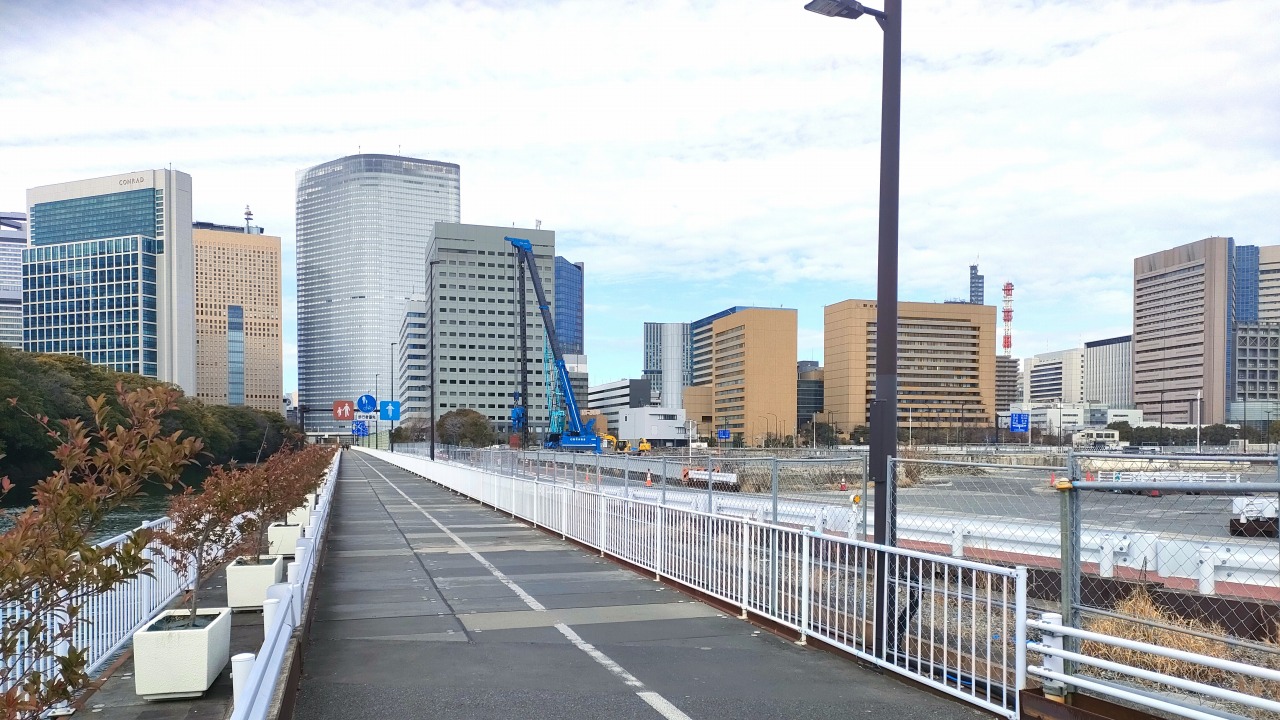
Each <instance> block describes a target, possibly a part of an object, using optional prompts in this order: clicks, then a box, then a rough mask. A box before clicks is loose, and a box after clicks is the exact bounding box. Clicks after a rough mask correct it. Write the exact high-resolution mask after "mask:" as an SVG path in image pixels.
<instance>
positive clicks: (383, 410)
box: [378, 400, 400, 420]
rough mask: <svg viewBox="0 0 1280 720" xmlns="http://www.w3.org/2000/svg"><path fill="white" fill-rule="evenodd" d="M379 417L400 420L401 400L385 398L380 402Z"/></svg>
mask: <svg viewBox="0 0 1280 720" xmlns="http://www.w3.org/2000/svg"><path fill="white" fill-rule="evenodd" d="M378 413H379V415H378V417H379V419H382V420H399V419H400V401H399V400H383V401H382V402H380V403H378Z"/></svg>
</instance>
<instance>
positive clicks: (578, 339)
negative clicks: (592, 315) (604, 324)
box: [555, 255, 586, 355]
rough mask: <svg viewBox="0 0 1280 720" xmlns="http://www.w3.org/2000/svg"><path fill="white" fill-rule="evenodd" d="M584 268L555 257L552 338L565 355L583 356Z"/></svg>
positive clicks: (578, 264) (580, 264)
mask: <svg viewBox="0 0 1280 720" xmlns="http://www.w3.org/2000/svg"><path fill="white" fill-rule="evenodd" d="M584 274H585V268H584V267H583V265H582V263H575V262H569V261H568V260H566V259H565V258H563V257H560V256H559V255H557V256H556V298H555V306H556V316H555V322H556V335H557V336H558V338H557V339H558V340H560V346H561V348H562V350H561V352H563V353H564V354H565V355H584V354H586V351H585V350H583V337H584V333H583V320H582V307H583V304H584V300H585V297H584V295H583V288H584V279H585V278H584Z"/></svg>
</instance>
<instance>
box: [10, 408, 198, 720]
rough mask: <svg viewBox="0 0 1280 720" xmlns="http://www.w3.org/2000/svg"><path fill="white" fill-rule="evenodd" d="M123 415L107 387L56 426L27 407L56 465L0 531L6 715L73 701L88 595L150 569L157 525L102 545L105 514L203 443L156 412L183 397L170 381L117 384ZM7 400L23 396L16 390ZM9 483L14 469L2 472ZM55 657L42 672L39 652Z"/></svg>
mask: <svg viewBox="0 0 1280 720" xmlns="http://www.w3.org/2000/svg"><path fill="white" fill-rule="evenodd" d="M116 393H117V399H118V403H117V405H116V407H118V409H119V413H120V419H119V421H118V422H112V416H113V415H114V414H115V413H116V410H114V409H113V408H112V407H111V406H109V405H108V403H107V399H106V397H105V396H98V397H89V398H86V399H85V400H84V403H85V406H86V407H87V408H88V411H89V413H90V417H91V418H92V420H91V421H90V422H85V421H83V420H80V419H78V418H68V419H64V420H62V421H60V422H59V423H58V424H57V426H56V427H55V426H54V425H53V424H51V423H50V422H49V419H48V418H47V417H46V416H44V415H33V416H28V419H29V420H34V421H35V423H36V424H37V425H38V426H39V427H40V428H42V429H43V430H44V432H45V435H46V436H47V437H48V438H49V439H50V440H51V441H52V442H53V443H54V444H55V447H54V450H53V457H54V460H55V461H56V463H57V466H58V467H57V469H56V470H55V471H54V472H53V473H51V474H50V475H49V476H48V477H46V478H44V479H43V480H41V481H40V482H39V483H37V484H36V486H35V489H34V497H33V499H34V505H32V506H31V507H28V508H26V509H24V510H23V511H22V512H20V513H18V514H17V515H16V516H14V515H13V514H12V513H9V512H6V515H8V516H9V517H10V518H11V519H12V521H13V526H12V527H11V528H10V529H9V530H8V531H6V532H5V533H4V534H3V535H0V606H3V607H4V608H5V609H6V612H5V621H4V622H3V623H0V657H3V659H4V662H3V663H0V688H3V697H2V700H0V701H2V702H3V704H4V709H5V711H6V715H5V716H6V717H8V718H38V717H41V716H42V714H43V713H44V712H45V711H46V710H48V709H49V708H51V707H54V706H56V705H57V704H59V703H63V702H66V701H69V700H70V699H71V698H72V697H73V696H74V694H75V693H76V692H77V691H78V690H79V689H80V688H83V687H84V686H85V685H86V684H87V683H88V681H89V679H90V678H89V677H88V675H87V674H86V672H85V669H86V667H87V666H88V660H89V657H88V649H87V648H85V647H82V646H79V645H77V644H76V643H77V642H78V641H77V638H78V637H79V638H83V637H85V633H83V630H84V626H85V625H86V624H87V623H88V622H89V619H88V618H85V617H84V616H83V615H82V610H83V608H84V605H85V603H86V602H87V601H88V599H89V598H91V597H93V596H95V595H99V594H101V593H104V592H106V591H108V590H110V589H111V588H113V587H115V586H116V585H117V584H119V583H121V582H124V581H126V580H129V579H132V578H136V577H138V576H139V575H142V574H144V573H146V572H148V571H149V568H150V561H149V560H148V558H147V555H146V548H147V545H148V544H149V543H150V541H151V538H152V534H151V533H150V532H147V531H142V530H139V531H135V532H134V533H133V534H132V536H131V537H130V538H129V539H127V540H126V541H125V542H123V543H121V544H118V545H112V546H107V547H97V546H96V545H95V544H94V538H95V536H96V535H97V534H98V532H99V528H100V527H101V525H102V522H103V520H104V519H105V518H106V517H107V515H109V514H110V513H111V512H112V511H114V510H116V509H117V508H119V507H120V506H121V505H124V504H125V503H128V502H129V501H130V500H131V499H133V498H134V497H135V496H136V495H137V494H138V493H139V492H140V490H141V487H142V484H143V482H144V481H147V480H157V481H159V482H161V483H163V484H164V485H165V486H166V487H172V486H173V485H174V484H176V483H177V482H178V479H179V477H180V475H181V473H182V471H183V469H184V468H185V467H186V466H187V465H188V464H190V463H191V462H192V461H193V458H194V457H195V456H196V454H197V453H199V452H200V449H201V444H200V441H199V440H198V439H196V438H192V437H186V438H182V437H181V433H179V432H175V433H171V434H165V433H164V432H163V430H162V428H161V423H160V417H161V415H162V414H163V413H164V412H166V411H167V410H171V409H173V407H174V404H175V402H176V400H177V398H178V393H177V391H175V390H173V389H172V388H168V387H163V386H157V387H149V388H140V389H136V390H132V391H126V389H125V385H124V384H123V383H121V384H119V385H117V388H116ZM9 406H10V408H17V409H18V410H19V412H21V406H20V405H19V403H18V400H17V399H16V398H11V399H10V400H9ZM0 486H2V487H3V489H4V491H6V492H7V491H8V490H9V488H10V487H11V485H10V483H9V480H8V478H4V479H3V480H2V481H0ZM49 660H52V661H53V662H54V663H55V665H56V670H54V671H53V672H48V673H46V672H45V671H43V670H41V669H40V668H41V665H40V664H39V663H41V662H47V661H49Z"/></svg>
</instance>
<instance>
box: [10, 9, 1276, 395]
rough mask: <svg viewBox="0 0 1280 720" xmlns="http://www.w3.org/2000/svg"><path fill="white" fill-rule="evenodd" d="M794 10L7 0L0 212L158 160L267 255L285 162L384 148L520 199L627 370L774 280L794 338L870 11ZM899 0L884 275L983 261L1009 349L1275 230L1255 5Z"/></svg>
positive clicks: (861, 188) (1124, 303)
mask: <svg viewBox="0 0 1280 720" xmlns="http://www.w3.org/2000/svg"><path fill="white" fill-rule="evenodd" d="M802 4H803V3H802V2H800V1H799V0H797V1H796V2H792V3H776V2H772V1H768V2H766V1H764V0H760V1H758V2H748V1H745V0H739V1H736V2H729V1H728V0H724V1H722V2H715V1H706V2H698V3H693V4H690V3H687V2H679V1H677V0H668V1H658V2H653V3H628V4H623V3H603V4H602V3H600V2H586V1H585V0H569V1H566V2H547V3H528V4H509V3H499V2H460V3H446V2H429V3H426V4H419V3H410V2H403V3H401V2H385V3H376V4H370V3H361V4H359V5H351V4H350V3H336V2H310V3H270V2H266V3H260V2H253V3H250V2H220V3H204V4H199V5H190V4H188V5H173V4H161V3H153V2H142V3H128V4H115V5H106V6H103V5H100V4H97V3H74V2H71V3H58V4H53V5H50V4H35V3H28V4H18V3H7V4H5V5H4V6H3V7H0V23H2V24H4V25H5V26H9V27H22V28H24V31H23V33H20V34H10V35H8V36H6V42H5V43H4V44H3V46H0V65H3V66H4V67H5V68H7V70H6V73H5V75H4V76H3V77H0V97H4V98H5V101H4V102H5V105H4V108H5V110H4V113H5V119H6V129H5V132H4V133H3V134H0V166H3V170H4V171H3V172H2V173H0V207H5V208H16V207H20V206H21V204H22V203H23V198H24V196H23V192H24V190H25V189H26V188H28V187H33V186H36V185H41V184H45V183H51V182H61V181H65V180H69V179H75V178H81V177H91V176H94V175H105V174H110V173H115V172H120V171H122V170H128V169H138V168H144V167H160V166H165V165H168V164H169V163H173V165H174V167H176V168H180V169H182V170H185V171H187V172H190V173H192V175H193V177H194V182H195V188H196V197H195V204H196V214H197V216H198V217H199V218H200V219H205V220H211V221H217V222H228V221H231V222H234V221H235V220H236V219H237V218H239V216H240V213H241V212H242V210H243V206H244V205H245V204H249V205H252V206H253V209H254V212H255V214H256V216H257V220H258V221H259V222H260V223H261V224H263V225H265V226H266V227H267V229H268V232H272V233H277V234H280V235H281V236H282V237H283V239H284V243H285V247H286V252H287V253H288V252H290V251H291V250H292V247H293V187H294V173H295V172H296V171H297V170H299V169H301V168H304V167H306V166H309V165H312V164H315V163H318V162H323V161H325V160H329V159H333V158H335V157H338V156H341V155H345V154H351V153H355V152H356V151H357V148H360V149H362V150H364V151H366V152H403V153H404V154H409V155H416V156H421V157H430V158H435V159H440V160H448V161H453V162H458V163H460V164H461V166H462V184H463V188H462V212H463V220H464V221H466V222H476V223H491V224H507V223H511V222H516V223H519V224H522V225H523V224H531V223H532V221H533V220H534V219H541V220H542V221H543V223H544V227H548V228H553V229H556V230H557V231H558V233H559V235H558V238H559V242H560V246H561V250H562V252H563V254H566V255H569V256H570V257H572V258H573V259H575V260H582V261H585V262H586V263H587V267H588V273H589V274H588V292H589V293H590V296H589V301H590V302H591V303H592V305H591V307H590V308H589V310H588V323H587V327H588V332H589V334H590V335H589V337H588V345H589V348H590V350H591V352H592V353H593V357H592V361H591V366H592V368H593V374H594V371H595V369H597V368H599V369H600V370H601V372H602V373H603V376H606V377H607V376H614V375H617V376H621V375H628V374H629V375H634V374H636V373H638V371H639V362H640V360H639V355H640V353H639V350H638V342H639V341H638V334H639V327H640V326H639V323H640V322H643V321H644V320H691V319H695V318H697V317H701V316H702V315H705V314H708V313H710V312H715V311H716V310H719V309H722V308H723V307H726V306H729V305H735V304H749V303H758V304H769V305H777V304H783V305H786V306H788V307H797V308H798V309H800V311H801V325H802V329H804V331H805V332H807V333H809V337H810V340H808V341H806V342H807V343H811V342H812V341H813V338H814V337H817V338H819V339H820V331H821V306H822V305H824V304H829V303H832V302H837V301H839V300H842V299H844V298H846V297H870V296H873V295H874V281H875V277H874V268H875V242H876V233H877V197H878V178H879V175H878V165H879V110H880V70H881V57H880V55H881V38H880V31H879V28H878V27H877V26H876V24H875V23H874V22H871V21H870V20H868V19H864V20H862V21H858V22H847V21H837V20H830V19H826V18H821V17H818V16H816V15H813V14H811V13H806V12H804V11H803V10H802V9H801V5H802ZM906 13H907V15H906V18H905V21H904V53H905V57H904V72H903V129H902V136H903V143H902V203H901V234H900V240H901V248H902V249H901V285H902V294H903V298H904V299H913V300H942V299H945V298H948V297H955V296H958V295H961V294H963V293H964V292H965V290H966V289H967V285H966V280H965V275H966V272H967V269H966V266H967V265H968V264H969V263H970V262H973V261H975V260H979V261H980V263H981V265H982V271H983V272H984V273H985V274H986V276H987V279H988V286H989V287H988V300H989V301H990V302H993V303H994V302H998V298H999V293H998V286H999V285H1000V284H1001V283H1002V282H1003V281H1005V280H1010V281H1013V282H1014V283H1015V285H1016V286H1017V290H1016V298H1017V299H1016V304H1017V311H1016V324H1017V327H1018V340H1017V341H1016V342H1017V345H1016V352H1017V354H1019V355H1027V354H1031V353H1033V352H1039V351H1043V350H1051V349H1059V346H1060V345H1062V344H1063V343H1067V344H1070V343H1074V342H1075V341H1076V339H1075V338H1076V336H1083V337H1085V339H1090V337H1092V336H1093V335H1095V334H1098V333H1095V332H1094V330H1095V329H1098V330H1102V329H1104V328H1105V329H1107V330H1106V332H1107V333H1110V332H1111V331H1112V330H1113V329H1114V328H1117V327H1124V326H1126V325H1127V324H1128V314H1129V312H1130V308H1129V303H1130V301H1129V299H1128V297H1129V293H1130V292H1131V288H1130V285H1131V279H1130V273H1131V269H1132V258H1133V257H1134V256H1136V255H1140V254H1145V253H1147V252H1151V251H1154V250H1157V249H1161V248H1164V247H1169V246H1172V245H1175V244H1180V243H1184V242H1190V241H1193V240H1197V239H1199V238H1202V237H1206V236H1208V235H1213V234H1228V235H1233V236H1234V237H1236V238H1237V240H1238V241H1240V242H1246V243H1250V242H1251V243H1261V244H1269V243H1273V242H1277V241H1280V238H1276V231H1275V224H1274V217H1275V212H1274V207H1275V198H1276V197H1277V195H1278V194H1280V142H1278V141H1280V104H1277V103H1276V102H1275V98H1276V97H1280V47H1278V46H1277V45H1276V43H1274V42H1273V40H1274V38H1275V37H1280V5H1277V4H1275V3H1273V2H1269V1H1268V0H1252V1H1248V0H1238V1H1234V2H1217V3H1206V2H1196V1H1193V0H1185V1H1181V2H1179V1H1173V0H1171V1H1169V2H1142V3H1138V2H1119V1H1109V0H1081V1H1070V2H1068V1H1066V0H1064V1H1062V2H1035V3H992V2H979V1H978V0H919V1H914V2H911V3H907V8H906ZM288 257H289V258H290V259H291V258H292V255H288ZM289 267H291V264H290V263H289V262H288V261H287V262H286V268H289ZM286 290H287V293H291V292H292V283H291V282H287V283H286ZM674 296H679V297H681V298H683V301H682V302H679V303H677V302H675V301H672V300H670V298H672V297H674ZM598 306H607V307H608V308H611V309H609V310H605V309H597V308H598ZM619 308H621V310H619ZM642 313H643V315H642ZM815 332H816V333H817V335H816V336H815V335H814V333H815ZM804 347H805V343H802V345H801V348H802V350H803V348H804ZM819 347H820V343H819ZM286 362H287V363H288V362H289V361H286Z"/></svg>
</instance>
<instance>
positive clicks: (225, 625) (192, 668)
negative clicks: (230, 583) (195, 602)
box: [133, 608, 231, 700]
mask: <svg viewBox="0 0 1280 720" xmlns="http://www.w3.org/2000/svg"><path fill="white" fill-rule="evenodd" d="M186 613H187V611H186V610H166V611H164V612H162V613H160V615H159V616H158V617H157V618H155V619H154V620H152V621H151V622H149V623H147V624H146V626H144V627H143V628H142V629H141V630H139V631H138V632H136V633H134V634H133V687H134V691H135V692H137V693H138V694H139V695H141V696H142V697H143V698H145V699H147V700H167V699H169V698H189V697H199V696H201V695H203V694H204V692H205V691H206V690H208V689H209V686H210V685H213V681H214V680H216V679H218V675H219V673H221V672H222V669H223V668H225V667H226V666H227V662H228V661H229V660H230V659H231V608H205V609H202V610H199V611H197V613H196V614H197V615H200V616H214V617H215V619H214V621H213V622H211V623H209V624H208V625H206V626H205V627H202V628H184V629H181V630H152V629H151V626H152V625H154V624H155V623H156V622H158V621H160V620H161V619H163V618H165V617H168V616H172V615H185V614H186Z"/></svg>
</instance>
